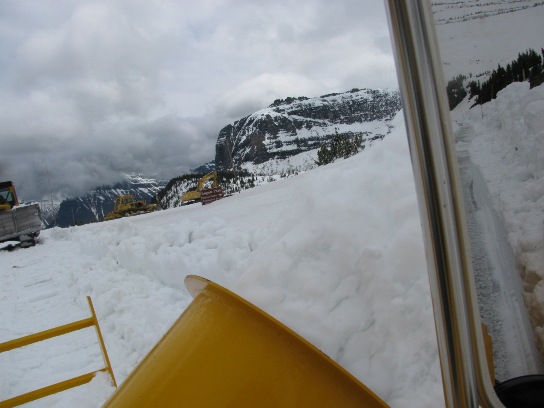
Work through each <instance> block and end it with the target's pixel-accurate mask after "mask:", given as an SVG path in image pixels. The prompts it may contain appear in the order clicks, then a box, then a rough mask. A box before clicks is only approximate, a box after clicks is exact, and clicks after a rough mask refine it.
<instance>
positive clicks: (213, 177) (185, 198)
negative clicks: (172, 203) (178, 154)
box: [181, 171, 223, 205]
mask: <svg viewBox="0 0 544 408" xmlns="http://www.w3.org/2000/svg"><path fill="white" fill-rule="evenodd" d="M209 181H211V182H212V189H213V192H214V194H215V195H216V196H217V194H219V195H220V196H221V197H222V196H223V195H222V189H221V188H220V187H219V182H218V181H217V172H216V171H212V172H210V173H208V174H205V175H204V176H202V178H201V179H200V180H199V181H198V184H197V186H196V189H194V190H190V191H186V192H185V193H183V194H182V195H181V204H182V205H184V204H188V203H191V202H196V201H200V200H201V198H202V191H203V190H204V186H205V185H206V183H207V182H209ZM212 189H210V190H212ZM216 199H217V198H216Z"/></svg>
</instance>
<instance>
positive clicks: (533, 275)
mask: <svg viewBox="0 0 544 408" xmlns="http://www.w3.org/2000/svg"><path fill="white" fill-rule="evenodd" d="M542 112H544V87H543V86H540V87H536V88H534V89H529V84H528V83H527V82H522V83H514V84H512V85H510V86H508V87H507V88H506V89H504V90H502V91H501V92H499V93H498V96H497V99H495V100H493V101H491V102H489V103H487V104H485V105H483V107H482V109H480V108H479V107H476V108H473V109H471V110H470V111H468V112H465V113H464V116H465V119H469V120H470V122H471V123H472V125H473V126H474V130H475V132H476V134H477V137H476V139H475V140H474V141H473V142H472V144H471V146H470V154H471V157H472V158H473V161H474V162H475V163H476V164H477V165H478V167H480V168H481V170H482V173H483V174H484V177H485V179H486V182H487V184H488V187H489V191H490V193H491V196H492V200H493V203H494V206H495V209H496V210H497V212H498V214H499V215H500V216H501V217H502V220H503V222H504V225H505V228H506V230H507V232H508V239H509V242H510V245H511V246H512V248H513V250H514V253H515V255H516V256H517V259H518V262H519V266H520V272H521V277H522V279H523V291H524V300H525V304H526V306H527V307H528V309H529V314H530V319H531V323H532V324H533V326H534V328H535V331H536V334H537V337H538V346H539V349H540V350H541V352H542V353H544V143H543V140H544V115H542ZM482 115H483V119H482Z"/></svg>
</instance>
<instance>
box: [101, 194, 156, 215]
mask: <svg viewBox="0 0 544 408" xmlns="http://www.w3.org/2000/svg"><path fill="white" fill-rule="evenodd" d="M156 209H157V205H156V204H147V203H146V202H145V201H143V200H139V201H137V200H135V199H134V196H133V195H132V194H128V195H123V196H119V197H117V198H115V204H114V206H113V211H111V212H109V213H108V214H106V216H105V217H104V220H106V221H109V220H115V219H117V218H122V217H131V216H133V215H139V214H145V213H149V212H153V211H155V210H156Z"/></svg>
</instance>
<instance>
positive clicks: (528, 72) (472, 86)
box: [446, 49, 544, 109]
mask: <svg viewBox="0 0 544 408" xmlns="http://www.w3.org/2000/svg"><path fill="white" fill-rule="evenodd" d="M543 62H544V49H542V50H541V53H540V54H539V53H537V52H536V51H535V50H533V49H528V50H527V51H525V52H522V53H520V54H518V58H517V59H516V60H514V61H512V62H511V63H509V64H507V65H506V67H503V66H501V65H500V64H498V66H497V69H495V70H493V71H492V72H491V74H490V76H489V78H488V79H487V80H486V81H484V82H482V83H480V81H476V80H472V81H470V82H469V83H468V85H467V86H466V87H465V86H464V83H465V80H466V79H467V77H466V76H464V75H458V76H457V77H455V78H454V79H452V80H451V81H449V82H448V85H447V87H446V91H447V94H448V103H449V107H450V109H453V108H455V107H456V106H457V105H458V104H459V102H461V101H462V100H463V99H464V98H465V97H466V96H467V93H468V95H469V99H472V98H475V99H474V104H473V105H472V106H475V105H480V104H483V103H486V102H489V101H491V100H492V99H495V98H496V97H497V93H498V92H499V91H501V90H502V89H504V88H506V87H507V86H508V85H510V84H511V83H513V82H523V81H529V82H530V83H531V88H532V87H534V86H538V85H540V84H541V83H543V82H544V70H543V68H544V64H543Z"/></svg>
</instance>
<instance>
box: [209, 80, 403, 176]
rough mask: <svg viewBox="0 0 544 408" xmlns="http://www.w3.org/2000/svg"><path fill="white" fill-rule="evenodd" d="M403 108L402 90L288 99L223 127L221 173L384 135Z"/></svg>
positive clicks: (218, 150) (219, 151) (217, 160)
mask: <svg viewBox="0 0 544 408" xmlns="http://www.w3.org/2000/svg"><path fill="white" fill-rule="evenodd" d="M400 109H401V101H400V95H399V92H398V91H388V90H374V89H363V90H360V89H357V88H355V89H352V90H351V91H349V92H344V93H334V94H329V95H323V96H320V97H317V98H306V97H296V98H294V97H293V98H291V97H290V98H286V99H285V100H281V99H278V100H276V101H274V103H273V104H272V105H270V106H269V107H268V108H265V109H261V110H259V111H257V112H255V113H253V114H251V115H249V116H246V117H244V118H242V119H240V120H237V121H236V122H234V123H233V124H229V125H227V126H225V127H224V128H223V129H222V130H221V131H220V132H219V137H218V138H217V144H216V154H215V165H216V168H217V169H218V170H228V169H232V168H233V167H234V168H240V167H244V166H245V165H248V164H255V165H259V164H262V163H266V162H267V161H270V160H285V159H288V158H290V157H293V156H296V155H298V154H300V153H304V152H307V151H310V150H314V149H317V148H319V147H321V146H322V145H324V144H328V143H330V142H331V140H332V139H333V138H334V137H335V136H336V135H337V134H340V135H341V136H344V137H353V136H355V135H359V136H361V137H363V139H365V140H369V139H373V138H376V137H383V136H384V135H385V134H386V133H387V132H388V130H389V128H388V124H389V122H390V121H391V120H392V119H393V117H394V116H395V114H396V113H397V112H398V111H399V110H400Z"/></svg>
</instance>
